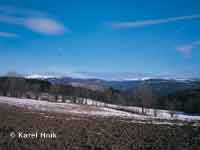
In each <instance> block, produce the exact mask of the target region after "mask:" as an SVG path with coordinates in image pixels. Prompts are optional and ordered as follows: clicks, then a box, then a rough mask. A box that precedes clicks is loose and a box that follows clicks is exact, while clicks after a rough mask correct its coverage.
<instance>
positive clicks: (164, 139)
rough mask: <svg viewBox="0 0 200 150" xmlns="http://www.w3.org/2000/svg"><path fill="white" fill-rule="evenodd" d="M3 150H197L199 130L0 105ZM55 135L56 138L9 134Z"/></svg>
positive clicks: (0, 133)
mask: <svg viewBox="0 0 200 150" xmlns="http://www.w3.org/2000/svg"><path fill="white" fill-rule="evenodd" d="M0 122H1V123H0V149H1V150H45V149H48V150H65V149H69V150H134V149H140V150H146V149H148V150H151V149H152V150H198V149H200V127H194V126H190V125H182V126H177V125H173V126H172V125H166V124H164V125H161V124H159V125H158V124H150V123H147V124H145V123H139V122H134V121H133V120H132V121H130V120H129V119H126V118H124V119H122V118H121V119H120V118H119V117H116V116H107V117H102V116H98V115H97V116H96V115H95V116H94V115H93V116H87V115H85V116H84V115H80V114H73V113H71V114H70V113H67V114H63V113H55V112H45V111H37V110H30V109H28V108H25V107H24V108H19V107H16V106H11V105H8V104H1V105H0ZM11 132H14V133H18V132H25V133H35V132H38V133H39V132H48V133H49V132H54V133H56V138H55V139H41V138H37V139H35V138H27V139H22V138H18V137H15V138H11V137H10V133H11Z"/></svg>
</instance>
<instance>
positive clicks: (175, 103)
mask: <svg viewBox="0 0 200 150" xmlns="http://www.w3.org/2000/svg"><path fill="white" fill-rule="evenodd" d="M0 95H3V96H12V97H19V98H33V99H41V100H49V101H60V102H65V101H66V100H70V101H72V102H74V103H81V104H84V103H87V99H93V100H97V101H100V102H105V103H110V104H120V105H129V106H140V107H142V108H160V109H168V110H180V111H184V112H187V113H200V90H192V91H189V90H187V91H183V92H178V93H174V94H170V95H165V96H162V97H161V96H157V94H155V92H153V90H152V88H151V86H150V85H148V83H146V82H144V83H142V84H141V85H140V86H138V87H137V88H134V89H133V90H129V91H120V90H116V89H114V88H112V87H110V88H108V89H105V90H104V91H95V90H91V89H88V88H84V87H73V86H71V85H57V84H51V83H50V82H48V81H43V80H37V79H25V78H17V77H1V78H0Z"/></svg>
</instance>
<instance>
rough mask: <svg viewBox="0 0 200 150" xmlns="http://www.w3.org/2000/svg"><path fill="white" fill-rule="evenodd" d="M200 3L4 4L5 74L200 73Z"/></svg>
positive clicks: (0, 27)
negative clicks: (13, 72) (11, 72)
mask: <svg viewBox="0 0 200 150" xmlns="http://www.w3.org/2000/svg"><path fill="white" fill-rule="evenodd" d="M199 26H200V1H198V0H173V1H170V2H169V1H166V0H153V1H151V2H150V1H147V0H101V1H94V0H84V1H83V0H76V1H74V0H59V1H55V0H42V1H41V0H40V1H39V0H34V1H33V0H32V1H27V0H20V1H17V0H0V73H1V74H3V73H5V72H8V71H17V72H20V73H41V72H57V73H63V74H76V73H78V74H81V73H82V75H84V72H87V74H88V73H90V72H91V73H92V74H94V73H96V72H100V73H107V72H111V73H113V72H114V73H119V72H120V73H122V72H123V73H126V72H127V73H137V74H154V75H190V76H194V77H196V76H198V75H199V74H200V70H199V68H200V59H199V58H200V51H199V49H200V29H199Z"/></svg>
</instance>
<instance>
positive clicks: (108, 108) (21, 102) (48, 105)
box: [0, 96, 200, 125]
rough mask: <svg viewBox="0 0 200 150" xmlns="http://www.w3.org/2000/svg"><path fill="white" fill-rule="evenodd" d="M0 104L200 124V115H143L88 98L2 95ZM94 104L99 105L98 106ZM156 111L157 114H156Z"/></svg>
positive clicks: (150, 112) (163, 112)
mask: <svg viewBox="0 0 200 150" xmlns="http://www.w3.org/2000/svg"><path fill="white" fill-rule="evenodd" d="M0 104H9V105H12V106H17V107H22V108H28V109H31V110H38V111H44V112H55V113H66V114H67V113H70V114H78V115H83V116H100V117H118V118H119V119H120V120H123V119H125V120H126V121H127V120H128V121H130V122H137V123H154V124H170V125H173V124H176V125H183V124H184V123H190V122H195V124H194V125H200V116H190V115H186V114H184V113H182V112H174V115H173V117H171V114H170V111H167V110H154V109H145V112H146V115H141V114H139V113H140V112H141V111H142V109H141V108H140V107H125V106H118V105H112V104H104V103H101V102H97V101H93V100H87V104H88V105H78V104H71V103H53V102H48V101H39V100H32V99H19V98H11V97H2V96H0ZM92 105H97V106H98V107H96V106H92ZM119 109H120V110H119ZM122 110H123V111H122ZM126 110H127V111H126ZM155 111H156V114H157V115H156V116H155ZM134 112H136V113H134Z"/></svg>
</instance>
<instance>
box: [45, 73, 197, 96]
mask: <svg viewBox="0 0 200 150" xmlns="http://www.w3.org/2000/svg"><path fill="white" fill-rule="evenodd" d="M44 80H47V81H49V82H51V83H53V84H63V85H72V86H75V87H77V86H78V87H79V86H80V87H85V88H89V89H92V90H100V91H103V90H106V89H108V88H109V87H113V88H114V89H118V90H123V91H131V90H134V89H136V88H137V87H139V86H140V85H142V84H144V83H145V84H148V85H149V86H150V87H151V88H152V90H153V91H154V92H156V93H158V94H160V95H163V94H169V93H173V92H176V91H182V90H187V89H197V88H200V80H198V79H196V80H176V79H147V80H125V81H106V80H101V79H78V78H70V77H63V78H47V79H44Z"/></svg>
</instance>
